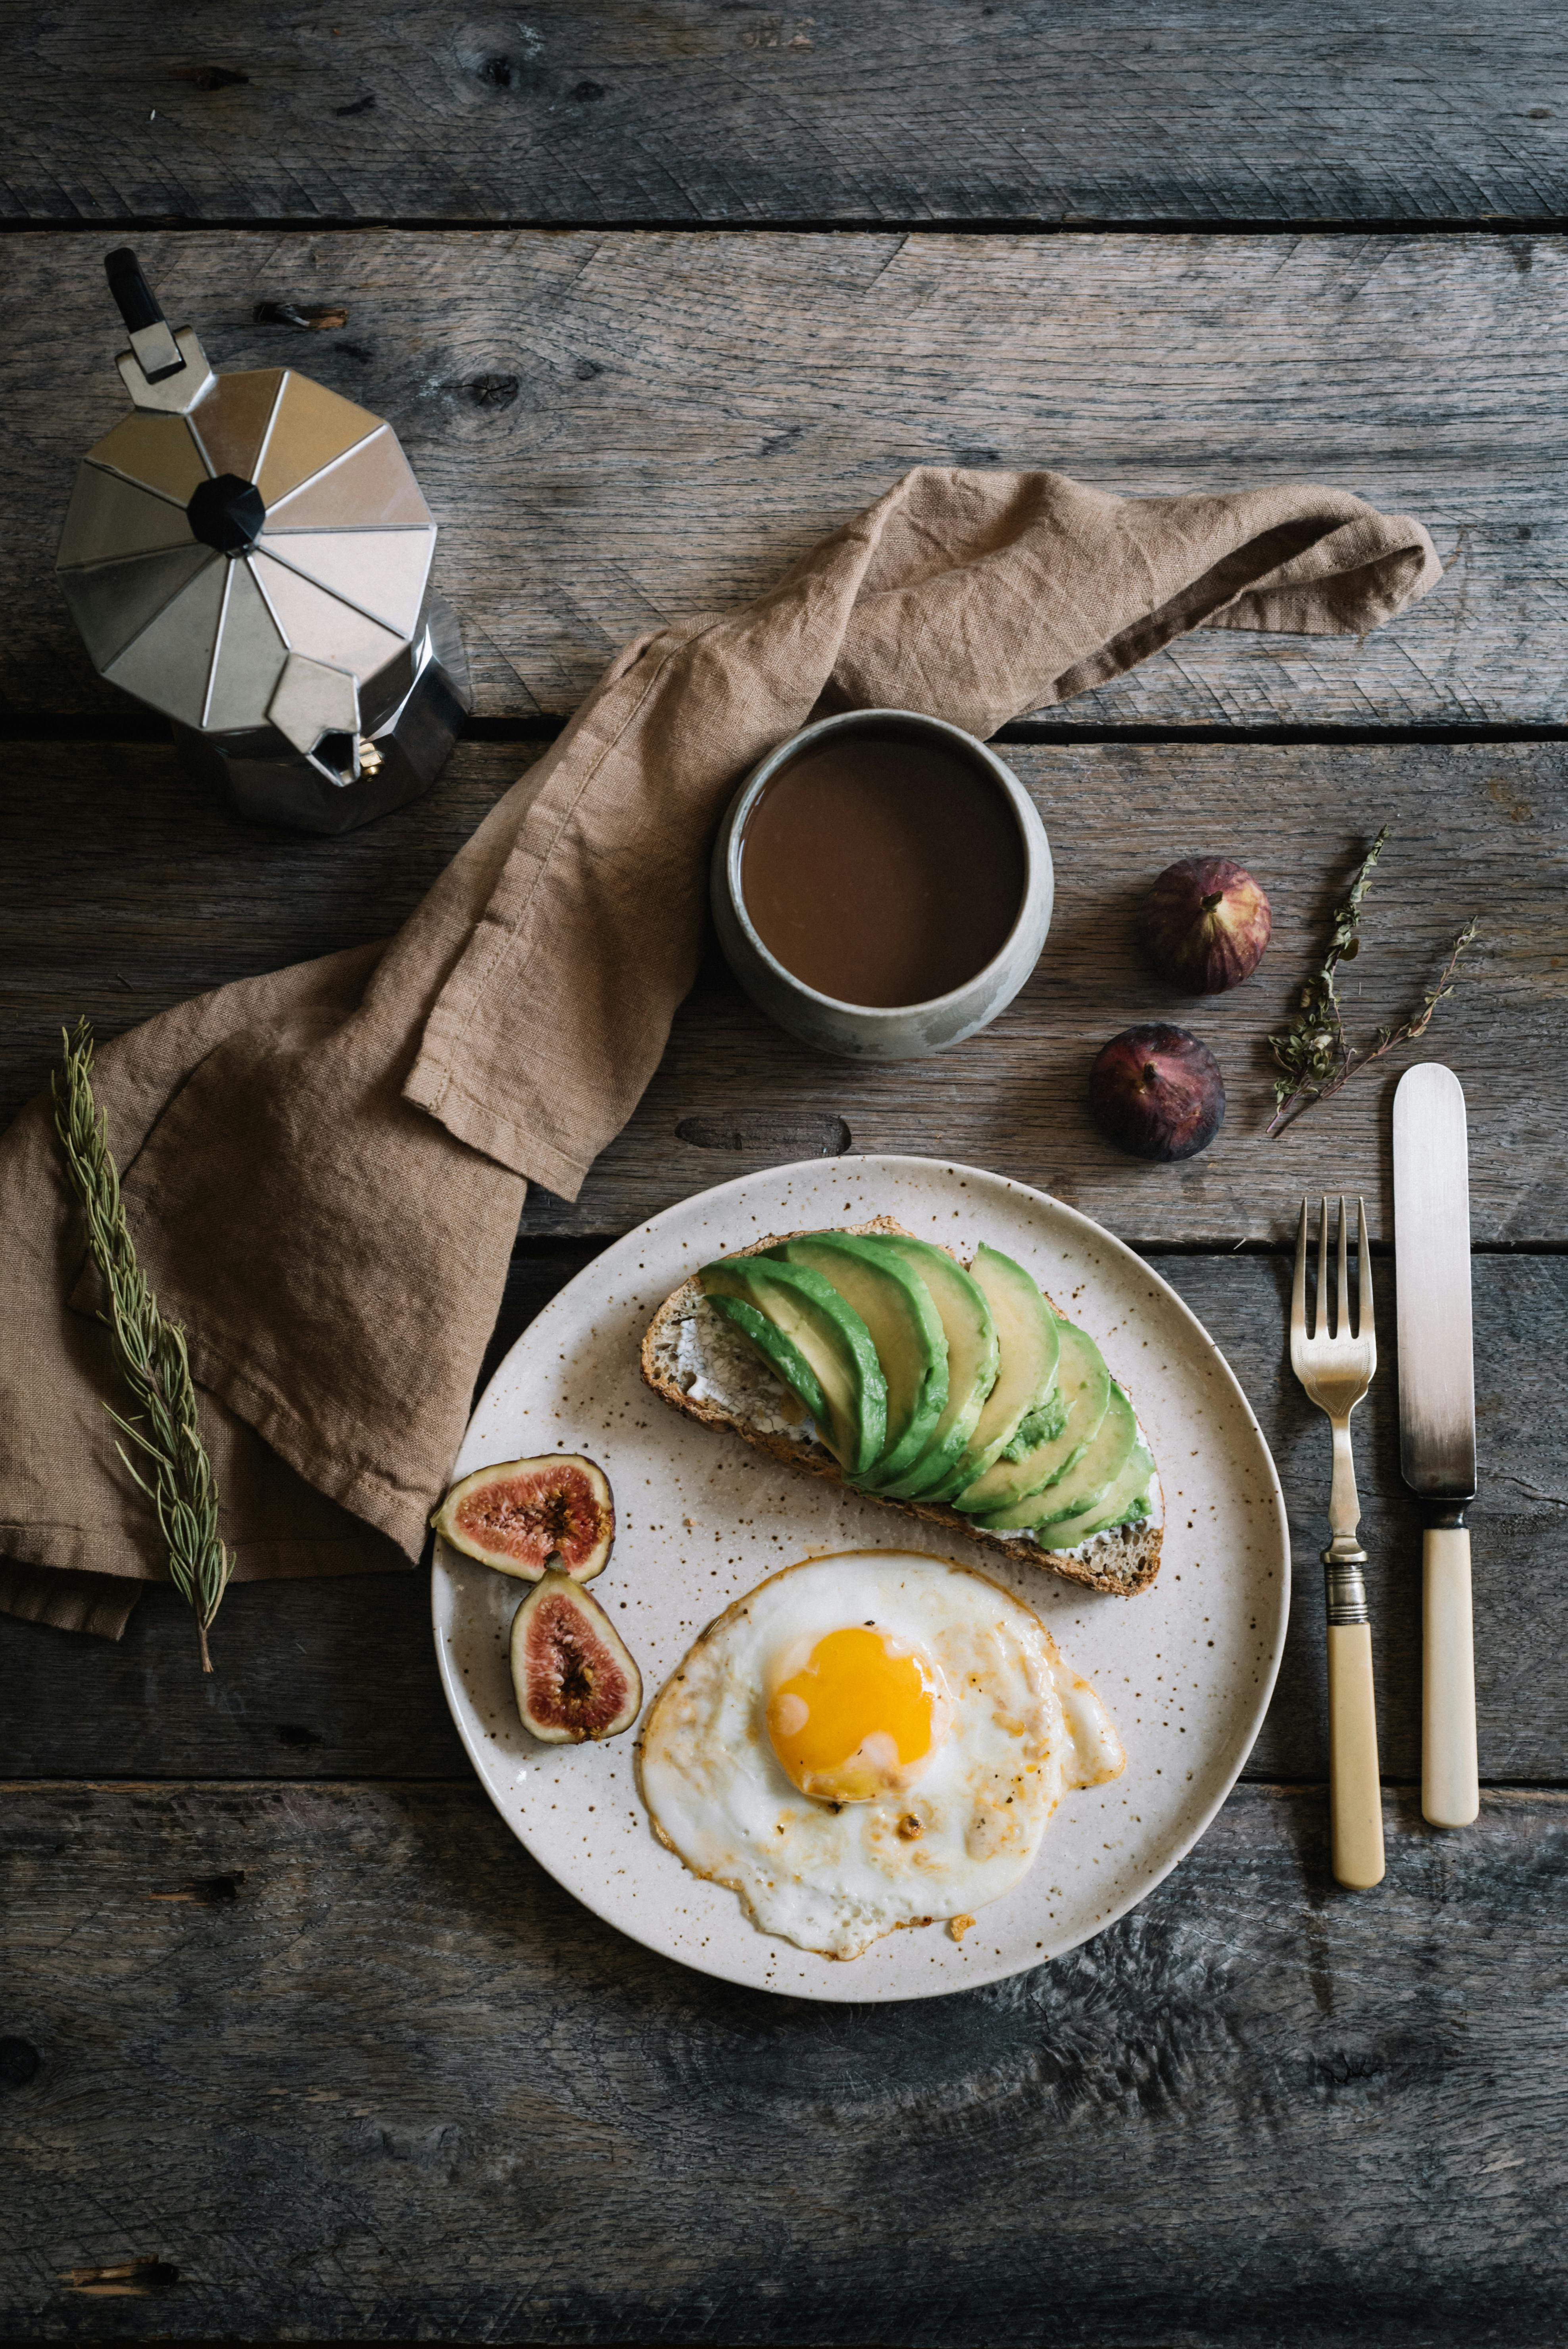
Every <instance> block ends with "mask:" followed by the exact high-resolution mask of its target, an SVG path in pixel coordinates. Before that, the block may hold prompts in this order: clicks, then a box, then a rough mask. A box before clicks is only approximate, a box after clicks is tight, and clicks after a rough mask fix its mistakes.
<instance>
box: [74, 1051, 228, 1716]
mask: <svg viewBox="0 0 1568 2349" xmlns="http://www.w3.org/2000/svg"><path fill="white" fill-rule="evenodd" d="M61 1039H62V1041H63V1043H64V1046H65V1060H64V1066H63V1067H62V1068H60V1069H57V1071H55V1073H54V1075H53V1076H52V1077H51V1078H50V1080H49V1090H50V1092H52V1094H53V1095H54V1102H55V1127H56V1131H57V1133H58V1134H59V1137H60V1143H61V1147H62V1148H63V1149H64V1151H65V1154H66V1171H67V1174H68V1175H69V1177H70V1182H71V1188H72V1189H73V1190H74V1191H75V1193H76V1195H77V1198H78V1199H79V1200H80V1202H81V1206H82V1212H83V1214H84V1215H85V1216H86V1217H87V1226H88V1247H89V1248H90V1250H91V1252H92V1259H93V1262H94V1264H96V1265H97V1267H98V1271H99V1273H100V1274H101V1275H102V1278H103V1283H104V1287H105V1288H106V1289H107V1291H108V1303H109V1309H108V1312H107V1313H100V1314H99V1316H98V1319H99V1320H100V1321H102V1322H103V1323H104V1325H105V1327H106V1328H107V1329H108V1331H109V1334H110V1336H111V1338H112V1339H113V1341H114V1352H115V1360H116V1361H117V1362H118V1363H119V1369H120V1371H121V1374H122V1376H123V1377H124V1379H125V1382H126V1384H127V1386H128V1387H129V1389H130V1392H131V1397H132V1400H133V1402H135V1404H136V1406H137V1408H136V1412H135V1413H134V1415H133V1416H132V1417H131V1418H129V1419H125V1418H122V1417H121V1415H120V1413H119V1412H117V1411H116V1410H114V1409H113V1407H112V1406H111V1405H110V1404H108V1403H107V1402H106V1403H105V1405H104V1409H105V1410H106V1411H107V1412H108V1415H109V1417H110V1419H112V1420H113V1422H114V1423H115V1425H116V1427H118V1428H119V1431H120V1433H121V1434H122V1435H124V1436H126V1437H128V1438H129V1441H130V1442H131V1443H132V1444H135V1445H136V1447H137V1449H138V1450H139V1452H140V1453H141V1454H143V1456H144V1457H145V1459H146V1461H147V1462H148V1464H149V1473H148V1475H142V1473H141V1471H140V1469H139V1468H138V1467H137V1466H136V1464H135V1463H134V1462H133V1460H132V1459H131V1457H130V1454H129V1453H128V1452H127V1451H126V1448H125V1445H124V1444H116V1445H115V1450H116V1451H117V1452H118V1453H119V1456H120V1458H121V1459H122V1460H123V1461H124V1463H125V1464H126V1466H127V1468H128V1469H129V1471H130V1474H131V1475H132V1476H134V1477H135V1479H136V1481H137V1483H138V1484H139V1485H140V1486H141V1489H142V1491H143V1492H144V1493H145V1494H147V1495H148V1496H149V1498H150V1500H151V1503H152V1506H153V1508H154V1509H155V1510H156V1512H157V1515H158V1526H159V1531H160V1533H161V1534H162V1536H163V1539H164V1542H165V1544H166V1545H167V1547H168V1551H169V1578H170V1581H171V1582H172V1583H173V1585H174V1587H175V1588H176V1589H177V1590H178V1591H179V1593H180V1595H181V1598H182V1599H185V1600H186V1602H187V1604H188V1605H189V1606H191V1608H192V1609H194V1610H195V1615H196V1637H197V1640H198V1641H199V1642H200V1645H201V1669H202V1671H204V1672H210V1671H211V1669H212V1659H211V1656H210V1655H209V1654H208V1652H207V1633H208V1631H209V1630H210V1629H211V1622H212V1618H213V1617H214V1616H215V1615H216V1613H217V1612H218V1609H219V1605H220V1603H221V1602H222V1597H223V1590H224V1587H225V1585H226V1584H227V1582H228V1579H229V1573H230V1568H231V1567H232V1559H231V1557H230V1556H229V1553H228V1550H227V1548H226V1547H224V1544H223V1543H222V1540H221V1539H220V1538H219V1534H218V1487H217V1485H216V1483H215V1481H214V1479H213V1475H212V1463H211V1460H210V1459H209V1458H208V1457H207V1448H206V1446H205V1444H203V1443H202V1441H201V1433H200V1431H199V1430H198V1427H197V1423H196V1389H195V1387H194V1385H193V1383H192V1381H191V1364H190V1362H189V1361H188V1360H187V1358H186V1352H185V1333H184V1331H183V1330H181V1327H180V1325H179V1323H178V1322H177V1321H166V1320H165V1319H164V1318H163V1316H162V1314H161V1313H160V1311H159V1309H158V1299H156V1298H155V1297H154V1295H153V1294H152V1291H151V1289H150V1288H149V1287H148V1285H147V1277H146V1275H145V1274H144V1273H143V1271H142V1269H141V1267H140V1265H139V1263H138V1262H137V1258H136V1249H135V1247H134V1246H133V1245H132V1242H131V1237H130V1233H129V1228H128V1226H127V1224H126V1220H125V1208H124V1205H123V1203H122V1201H121V1199H120V1195H119V1174H118V1173H117V1171H116V1168H115V1163H114V1158H113V1155H112V1154H111V1153H110V1150H109V1146H108V1131H107V1125H106V1121H105V1119H104V1116H103V1114H102V1112H100V1111H99V1110H98V1106H97V1104H96V1102H94V1100H93V1089H92V1066H93V1039H92V1030H91V1029H90V1027H89V1026H88V1022H87V1021H86V1020H85V1019H78V1020H77V1025H76V1028H75V1030H74V1031H72V1032H70V1033H67V1031H66V1030H61Z"/></svg>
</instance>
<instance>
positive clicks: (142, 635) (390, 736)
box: [56, 247, 473, 832]
mask: <svg viewBox="0 0 1568 2349" xmlns="http://www.w3.org/2000/svg"><path fill="white" fill-rule="evenodd" d="M105 266H106V268H107V269H108V281H109V286H110V289H111V291H112V292H113V295H114V297H115V300H116V301H117V302H118V303H119V310H120V316H122V317H123V318H124V320H125V323H126V326H127V327H128V328H129V333H130V348H129V350H128V351H124V352H122V353H121V354H120V358H119V371H120V375H121V376H122V378H124V381H125V387H126V389H127V390H128V391H129V394H130V397H131V400H132V402H133V405H134V412H133V413H132V414H131V415H129V416H128V417H127V418H126V419H124V421H123V422H122V423H119V424H117V425H116V426H115V428H114V430H113V431H112V432H110V433H109V434H108V436H107V438H106V439H104V440H100V441H99V442H98V446H97V447H96V448H95V449H91V450H88V455H87V458H86V460H84V462H83V464H82V467H81V470H80V471H79V472H78V474H77V482H76V488H75V490H74V491H73V492H72V495H71V503H70V510H69V512H67V516H66V527H65V534H64V536H63V537H62V538H61V541H60V551H59V554H58V556H57V564H56V567H57V572H58V574H59V579H60V585H62V587H63V588H64V589H65V591H66V596H67V601H68V602H69V604H70V606H71V610H72V613H73V615H74V616H75V618H76V623H77V627H78V628H79V629H80V630H81V633H82V637H83V640H84V642H85V643H86V645H87V648H88V653H89V654H90V655H91V657H92V662H93V666H94V667H95V668H96V669H98V672H99V674H100V675H101V676H103V677H106V678H108V679H109V681H110V683H111V684H114V685H119V686H123V687H124V688H125V689H126V691H127V692H129V693H133V694H135V695H136V696H137V698H139V700H141V701H145V702H147V703H149V704H150V706H151V708H153V709H159V710H161V711H162V712H163V714H164V715H165V717H167V718H170V719H172V720H173V724H174V733H175V739H176V740H177V742H178V743H179V744H180V745H181V749H182V750H184V751H185V752H186V753H187V755H188V756H190V757H191V759H193V760H194V761H196V762H197V763H198V764H199V765H201V767H202V768H204V769H205V770H206V771H208V772H210V773H211V774H213V775H217V776H221V777H222V779H223V781H225V782H226V783H227V785H228V788H229V791H230V792H231V794H232V798H233V799H234V802H235V803H236V804H237V805H238V806H239V808H240V809H241V810H242V812H243V813H245V814H246V815H250V816H255V817H259V818H260V819H261V820H262V821H263V823H284V824H299V825H304V827H305V828H306V829H308V830H310V831H312V832H349V831H352V830H353V828H354V827H355V826H356V824H361V823H368V822H369V821H370V819H371V818H372V817H373V816H378V815H385V814H386V813H387V810H388V809H390V808H395V807H400V806H402V804H403V802H405V801H406V800H411V799H414V798H417V797H418V794H419V792H422V791H424V790H426V789H427V788H428V785H429V784H430V783H431V782H433V781H434V780H435V778H436V776H437V774H438V771H439V770H440V768H441V766H442V763H443V762H444V761H445V759H446V757H447V753H448V752H449V750H450V749H451V746H452V741H453V739H454V737H455V735H456V733H457V730H458V727H459V724H460V723H461V720H462V718H463V716H464V713H465V712H466V711H467V710H469V709H471V708H472V706H473V703H472V694H471V691H470V688H469V676H468V665H467V662H466V661H465V659H464V657H463V650H462V642H461V639H460V637H459V634H458V628H457V623H456V620H455V618H454V616H453V615H452V613H451V612H450V610H449V608H448V606H447V605H445V604H443V603H441V602H440V601H439V600H438V599H433V598H431V597H429V596H428V595H427V592H426V583H427V581H428V575H429V569H430V558H431V555H432V554H434V552H435V545H436V525H435V523H433V522H432V521H431V519H430V512H429V509H428V506H427V505H426V503H425V501H424V499H423V498H422V497H421V496H420V494H419V485H418V482H417V481H415V479H414V475H413V473H412V471H411V470H410V468H409V464H408V460H407V458H406V457H405V456H404V454H403V451H402V450H401V448H400V447H399V446H398V443H397V434H396V433H395V432H394V431H393V429H392V427H391V426H390V425H389V424H387V423H385V422H384V421H383V420H382V419H381V418H380V417H378V416H372V415H371V414H370V413H369V411H368V410H367V409H363V408H356V407H355V405H354V404H353V402H352V401H351V400H347V399H342V398H339V397H338V395H337V393H336V392H335V391H328V390H327V389H326V388H325V386H323V385H321V384H319V383H312V382H311V380H310V378H308V376H303V375H296V374H295V373H294V369H293V368H292V367H258V368H253V369H251V370H248V371H246V372H245V373H243V374H239V375H221V376H220V375H214V374H213V372H212V370H211V367H209V366H208V364H207V360H206V357H205V355H204V353H203V351H202V348H201V344H200V343H199V342H198V341H197V339H196V336H194V334H192V333H191V329H190V328H189V327H183V328H181V331H180V332H179V333H178V334H175V333H172V332H171V331H170V328H169V326H167V325H166V323H165V321H164V317H163V313H162V311H161V310H160V308H159V306H158V304H157V302H156V300H155V299H154V298H153V295H152V293H151V291H150V288H149V286H148V284H147V280H146V279H145V278H144V277H143V275H142V274H141V271H140V269H139V267H138V265H137V260H136V256H135V254H133V253H131V252H130V251H129V249H128V248H126V247H121V249H120V250H119V252H117V253H111V254H109V255H108V258H107V261H106V264H105Z"/></svg>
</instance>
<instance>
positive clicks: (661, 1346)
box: [642, 1216, 1164, 1599]
mask: <svg viewBox="0 0 1568 2349" xmlns="http://www.w3.org/2000/svg"><path fill="white" fill-rule="evenodd" d="M837 1228H839V1229H841V1230H844V1231H848V1232H854V1233H857V1234H864V1233H872V1232H903V1230H904V1226H903V1225H902V1224H900V1223H898V1222H896V1221H895V1220H894V1218H893V1217H892V1216H875V1217H873V1219H872V1221H871V1222H870V1223H866V1224H845V1225H842V1226H837ZM795 1237H799V1235H798V1234H794V1233H770V1234H769V1236H768V1237H766V1238H763V1239H759V1240H753V1241H752V1243H751V1245H750V1246H749V1247H743V1248H736V1249H735V1250H733V1251H732V1253H733V1254H734V1255H736V1256H759V1255H760V1254H761V1253H762V1251H763V1249H764V1248H770V1247H778V1246H779V1241H780V1240H781V1239H785V1238H795ZM905 1237H914V1235H913V1234H906V1235H905ZM701 1295H702V1291H701V1289H700V1288H698V1286H697V1281H696V1275H695V1274H694V1275H693V1276H692V1278H690V1279H689V1280H683V1281H682V1283H681V1285H680V1287H679V1288H677V1289H675V1290H674V1291H672V1293H671V1294H670V1295H669V1296H668V1297H666V1298H665V1301H664V1303H663V1304H662V1305H661V1306H660V1308H659V1309H658V1311H657V1312H656V1313H655V1316H654V1318H653V1319H652V1320H651V1321H650V1322H649V1324H648V1327H647V1330H646V1331H645V1335H644V1338H643V1347H642V1369H643V1377H644V1380H645V1382H646V1383H647V1385H648V1386H650V1387H651V1388H652V1389H653V1392H655V1394H656V1395H657V1396H658V1397H659V1399H660V1401H661V1402H666V1403H668V1404H669V1405H670V1407H671V1409H672V1410H674V1411H678V1412H683V1413H685V1415H686V1418H687V1419H695V1420H699V1421H700V1422H701V1423H702V1424H703V1426H705V1427H717V1428H722V1429H724V1430H725V1431H726V1432H727V1433H729V1434H731V1435H738V1436H739V1437H740V1438H741V1439H742V1440H743V1442H745V1443H747V1444H753V1445H755V1447H756V1448H757V1450H758V1452H766V1453H767V1454H769V1457H770V1458H771V1459H774V1460H777V1461H779V1462H780V1463H781V1464H783V1465H784V1466H785V1467H788V1468H800V1469H804V1470H805V1472H806V1474H807V1475H810V1476H820V1477H823V1478H825V1479H826V1481H827V1482H828V1483H829V1484H830V1485H847V1484H848V1482H849V1480H848V1478H847V1477H846V1476H845V1475H844V1472H843V1470H842V1469H841V1467H840V1465H839V1464H838V1462H837V1461H836V1460H835V1459H834V1457H833V1455H832V1454H831V1453H830V1452H829V1451H828V1450H827V1449H826V1448H825V1446H823V1445H822V1444H801V1443H799V1442H797V1441H796V1439H795V1438H794V1437H793V1436H789V1435H780V1434H774V1433H769V1431H768V1430H767V1429H765V1428H760V1427H753V1426H750V1425H748V1423H747V1422H746V1421H744V1420H740V1419H737V1418H735V1417H734V1416H733V1415H732V1413H729V1412H727V1411H725V1410H724V1409H722V1407H721V1406H720V1405H719V1404H717V1403H715V1402H709V1401H708V1400H707V1398H706V1397H705V1398H702V1399H694V1398H693V1397H692V1396H690V1395H688V1394H686V1392H684V1391H683V1390H682V1388H681V1386H680V1384H679V1381H677V1379H676V1374H675V1357H676V1330H677V1328H678V1325H679V1323H680V1321H681V1319H682V1317H683V1315H684V1314H685V1313H686V1312H687V1311H688V1310H689V1309H690V1308H691V1307H692V1306H693V1305H694V1304H696V1301H697V1300H698V1299H699V1298H700V1297H701ZM1049 1302H1050V1300H1049V1299H1048V1298H1047V1303H1049ZM1053 1310H1055V1308H1054V1307H1053ZM1158 1473H1159V1472H1158V1470H1156V1477H1157V1478H1158ZM853 1489H855V1488H854V1487H851V1490H853ZM861 1499H862V1500H867V1501H874V1502H875V1503H876V1505H877V1506H878V1507H879V1508H883V1509H896V1510H897V1511H898V1512H899V1513H900V1515H901V1516H906V1517H918V1518H920V1519H921V1520H922V1521H923V1523H924V1524H926V1525H931V1526H941V1527H942V1528H943V1530H944V1532H946V1533H954V1534H961V1535H962V1536H963V1537H964V1539H965V1541H971V1542H978V1543H980V1544H981V1545H982V1546H983V1547H986V1548H989V1549H995V1550H1000V1551H1001V1552H1002V1554H1003V1556H1004V1557H1014V1558H1016V1557H1026V1558H1027V1559H1028V1560H1029V1561H1030V1562H1031V1564H1033V1565H1036V1566H1041V1567H1044V1568H1047V1570H1048V1571H1049V1572H1051V1573H1053V1574H1057V1575H1060V1576H1061V1578H1063V1580H1064V1581H1067V1582H1077V1583H1081V1584H1084V1585H1086V1586H1087V1587H1088V1588H1089V1589H1091V1590H1108V1591H1111V1592H1114V1593H1115V1594H1116V1596H1117V1597H1119V1598H1122V1599H1130V1598H1131V1597H1132V1596H1133V1595H1134V1593H1135V1592H1137V1591H1140V1590H1147V1589H1148V1588H1149V1586H1150V1583H1151V1582H1152V1581H1153V1579H1154V1578H1155V1576H1156V1575H1157V1574H1158V1573H1159V1571H1160V1552H1161V1542H1162V1538H1163V1532H1164V1527H1163V1524H1162V1523H1161V1524H1155V1523H1151V1522H1150V1521H1149V1520H1147V1519H1145V1520H1143V1521H1141V1522H1140V1523H1139V1524H1137V1525H1134V1526H1118V1527H1117V1528H1116V1529H1115V1531H1113V1532H1111V1533H1106V1534H1100V1535H1099V1536H1097V1537H1096V1538H1095V1539H1094V1541H1093V1542H1092V1543H1091V1544H1090V1545H1088V1547H1086V1548H1085V1550H1084V1551H1083V1553H1082V1554H1081V1555H1075V1554H1074V1553H1072V1552H1070V1551H1067V1550H1048V1549H1045V1548H1042V1547H1040V1546H1039V1545H1038V1544H1037V1543H1027V1542H1020V1541H1019V1540H1018V1539H1017V1538H1016V1537H1014V1538H1013V1539H1011V1540H1009V1538H1008V1537H1007V1536H1006V1535H1005V1534H999V1533H991V1532H988V1531H987V1530H986V1528H985V1526H977V1525H976V1524H975V1522H974V1520H973V1519H972V1518H970V1517H966V1516H963V1515H962V1513H961V1512H960V1511H959V1510H957V1509H950V1508H947V1507H944V1506H943V1504H942V1503H941V1502H933V1501H895V1500H890V1499H889V1498H888V1497H887V1496H886V1495H883V1494H882V1493H864V1494H861Z"/></svg>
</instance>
